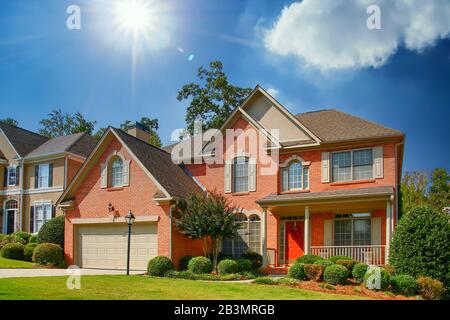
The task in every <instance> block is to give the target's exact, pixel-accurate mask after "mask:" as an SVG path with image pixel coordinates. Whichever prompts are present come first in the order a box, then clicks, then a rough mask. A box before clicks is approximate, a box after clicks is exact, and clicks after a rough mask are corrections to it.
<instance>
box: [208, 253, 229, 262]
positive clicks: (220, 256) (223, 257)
mask: <svg viewBox="0 0 450 320" xmlns="http://www.w3.org/2000/svg"><path fill="white" fill-rule="evenodd" d="M208 258H210V259H211V258H212V257H208ZM228 259H229V260H233V257H232V256H231V255H229V254H226V253H223V252H219V254H218V255H217V262H220V261H222V260H228Z"/></svg>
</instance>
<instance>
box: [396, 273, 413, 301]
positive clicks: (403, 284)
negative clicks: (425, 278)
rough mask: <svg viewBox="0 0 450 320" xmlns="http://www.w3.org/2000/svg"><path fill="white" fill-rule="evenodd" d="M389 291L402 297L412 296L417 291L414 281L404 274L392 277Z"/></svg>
mask: <svg viewBox="0 0 450 320" xmlns="http://www.w3.org/2000/svg"><path fill="white" fill-rule="evenodd" d="M391 289H392V292H394V293H399V294H402V295H404V296H413V295H415V294H416V293H417V290H418V288H417V283H416V279H414V278H413V277H411V276H409V275H406V274H400V275H397V276H392V277H391Z"/></svg>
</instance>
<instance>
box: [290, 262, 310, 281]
mask: <svg viewBox="0 0 450 320" xmlns="http://www.w3.org/2000/svg"><path fill="white" fill-rule="evenodd" d="M288 277H290V278H293V279H297V280H306V279H307V277H306V272H305V265H304V264H303V263H294V265H292V266H291V267H290V268H289V271H288Z"/></svg>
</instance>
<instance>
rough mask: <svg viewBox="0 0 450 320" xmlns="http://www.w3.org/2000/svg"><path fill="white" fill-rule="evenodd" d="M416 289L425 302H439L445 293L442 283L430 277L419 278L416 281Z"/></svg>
mask: <svg viewBox="0 0 450 320" xmlns="http://www.w3.org/2000/svg"><path fill="white" fill-rule="evenodd" d="M417 288H418V291H419V293H420V295H421V296H422V298H424V299H425V300H440V299H442V298H443V296H444V294H445V291H446V290H445V287H444V284H443V283H442V282H440V281H439V280H435V279H431V278H430V277H419V278H418V279H417Z"/></svg>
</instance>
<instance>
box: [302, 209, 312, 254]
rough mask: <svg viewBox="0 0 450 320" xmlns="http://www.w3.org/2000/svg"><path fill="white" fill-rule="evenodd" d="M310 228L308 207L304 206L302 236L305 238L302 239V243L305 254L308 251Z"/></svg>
mask: <svg viewBox="0 0 450 320" xmlns="http://www.w3.org/2000/svg"><path fill="white" fill-rule="evenodd" d="M310 230H311V226H310V215H309V207H308V206H306V207H305V230H304V236H305V239H304V241H303V244H304V247H305V248H304V251H305V254H309V253H310V247H311V244H310V239H311V235H310Z"/></svg>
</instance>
